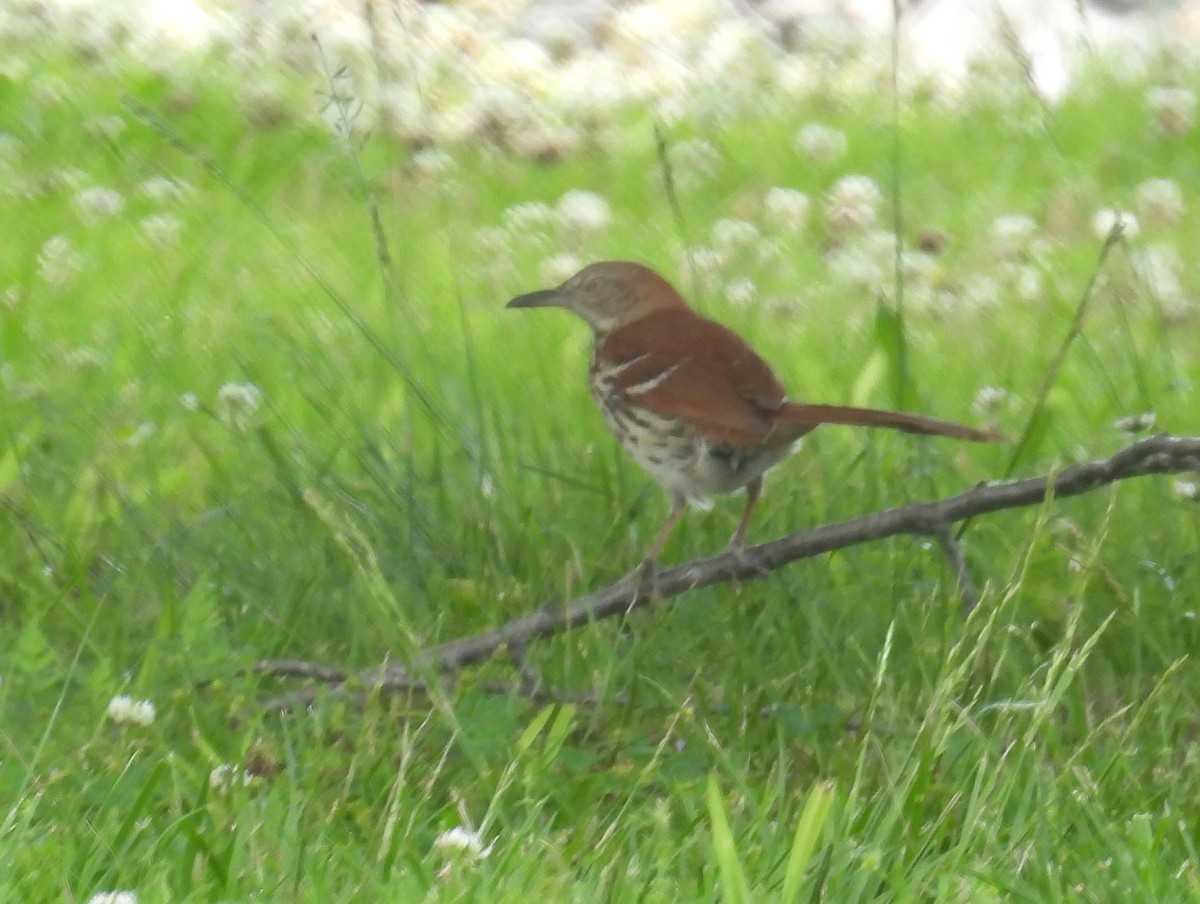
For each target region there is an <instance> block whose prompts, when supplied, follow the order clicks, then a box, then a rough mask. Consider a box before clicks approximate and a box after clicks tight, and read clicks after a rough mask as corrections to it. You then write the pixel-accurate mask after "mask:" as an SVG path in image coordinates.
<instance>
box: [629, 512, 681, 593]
mask: <svg viewBox="0 0 1200 904" xmlns="http://www.w3.org/2000/svg"><path fill="white" fill-rule="evenodd" d="M685 511H687V499H686V498H685V497H683V496H680V495H679V494H678V493H673V494H672V495H671V513H670V514H669V515H667V520H666V522H665V523H664V524H663V526H662V528H661V529H660V530H659V532H658V534H657V535H655V537H654V542H652V543H651V544H650V548H649V549H647V550H646V555H645V557H644V558H643V559H642V563H641V564H640V565H638V567H637V568H636V569H635V570H634V573H633V576H634V577H635V578H636V579H637V581H638V583H639V584H640V585H641V588H642V589H643V590H646V591H648V592H649V593H650V595H651V597H653V596H654V595H655V586H654V579H655V570H656V569H657V566H658V556H659V554H660V553H661V552H662V551H663V547H664V546H666V545H667V540H668V539H670V536H671V533H672V532H673V531H674V530H675V525H676V524H678V523H679V519H680V518H682V517H683V513H684V512H685Z"/></svg>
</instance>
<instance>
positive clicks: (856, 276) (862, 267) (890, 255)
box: [825, 229, 896, 291]
mask: <svg viewBox="0 0 1200 904" xmlns="http://www.w3.org/2000/svg"><path fill="white" fill-rule="evenodd" d="M895 255H896V237H895V236H894V235H893V234H892V233H890V232H888V231H887V230H886V229H870V230H867V231H865V232H862V233H860V234H858V235H856V236H853V237H851V239H850V240H849V241H847V242H846V243H845V244H843V245H840V246H838V247H836V248H834V249H833V250H831V251H830V252H829V253H828V254H827V255H826V258H825V260H826V263H827V264H828V265H829V270H830V272H831V273H832V274H833V276H834V277H835V278H836V279H837V280H839V281H840V282H843V283H845V284H847V285H849V286H854V287H858V288H863V289H869V290H872V291H875V290H878V289H881V288H883V287H884V286H886V285H888V284H889V283H890V282H891V281H892V280H893V279H894V278H895V269H896V257H895Z"/></svg>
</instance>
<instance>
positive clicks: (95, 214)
mask: <svg viewBox="0 0 1200 904" xmlns="http://www.w3.org/2000/svg"><path fill="white" fill-rule="evenodd" d="M71 203H72V206H74V208H75V212H76V213H77V214H79V218H80V219H81V220H83V222H85V223H87V225H89V226H95V225H96V224H97V223H99V222H100V221H101V220H107V219H109V218H111V217H115V216H116V215H117V214H119V213H120V212H121V211H122V210H124V209H125V199H124V198H123V197H121V193H120V192H119V191H117V190H116V189H113V188H103V187H102V186H99V185H96V186H93V187H92V188H85V189H84V190H83V191H81V192H79V193H78V194H77V195H75V197H74V199H72V201H71Z"/></svg>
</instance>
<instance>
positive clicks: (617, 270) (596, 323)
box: [507, 261, 687, 336]
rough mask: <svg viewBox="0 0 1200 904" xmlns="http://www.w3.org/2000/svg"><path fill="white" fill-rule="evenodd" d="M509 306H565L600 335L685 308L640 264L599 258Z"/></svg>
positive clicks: (667, 285) (676, 295)
mask: <svg viewBox="0 0 1200 904" xmlns="http://www.w3.org/2000/svg"><path fill="white" fill-rule="evenodd" d="M507 306H508V307H510V308H547V307H554V308H566V309H567V310H568V311H574V312H575V313H576V314H578V315H579V316H580V317H582V318H583V319H584V320H586V321H587V322H588V325H589V326H590V327H591V328H592V330H593V331H594V332H595V333H596V335H597V336H603V335H605V334H607V333H610V332H612V331H613V330H615V329H617V328H618V327H622V326H625V325H626V324H629V323H633V322H634V321H635V320H639V319H641V318H642V317H645V316H646V315H647V314H653V313H654V312H656V311H661V310H664V309H667V308H686V307H687V303H686V302H685V301H684V300H683V297H682V296H681V295H680V294H679V293H678V292H676V291H675V289H674V287H673V286H672V285H671V284H670V283H669V282H667V281H666V280H665V279H663V278H662V277H661V276H659V275H658V274H657V273H655V272H654V271H653V270H651V269H650V268H649V267H644V266H642V265H641V264H634V263H630V262H628V261H600V262H599V263H595V264H589V265H588V266H586V267H584V268H583V269H582V270H580V271H579V272H578V273H576V274H575V275H574V276H572V277H571V278H570V279H568V280H567V281H566V282H564V283H563V284H562V285H560V286H558V287H557V288H554V289H542V290H541V291H539V292H530V293H529V294H528V295H519V296H517V297H516V298H514V299H513V300H512V301H510V302H509V303H508V305H507Z"/></svg>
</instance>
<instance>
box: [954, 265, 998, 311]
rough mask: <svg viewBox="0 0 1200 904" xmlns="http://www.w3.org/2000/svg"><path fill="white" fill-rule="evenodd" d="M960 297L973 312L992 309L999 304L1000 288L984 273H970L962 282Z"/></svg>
mask: <svg viewBox="0 0 1200 904" xmlns="http://www.w3.org/2000/svg"><path fill="white" fill-rule="evenodd" d="M961 297H962V300H963V302H964V304H965V305H966V306H967V307H968V308H971V309H973V310H984V309H987V308H994V307H995V306H996V305H997V304H999V303H1000V287H999V286H998V285H996V280H994V279H992V277H990V276H988V275H987V274H986V273H972V274H971V275H970V276H968V277H967V278H966V279H965V280H964V281H963V287H962V293H961Z"/></svg>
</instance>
